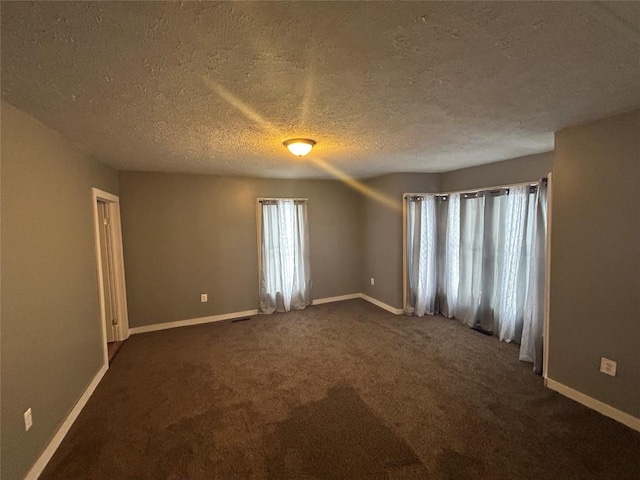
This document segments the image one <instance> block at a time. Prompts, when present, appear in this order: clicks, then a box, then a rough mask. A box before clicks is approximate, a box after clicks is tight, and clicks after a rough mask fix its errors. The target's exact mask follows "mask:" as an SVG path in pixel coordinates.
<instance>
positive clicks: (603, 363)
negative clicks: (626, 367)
mask: <svg viewBox="0 0 640 480" xmlns="http://www.w3.org/2000/svg"><path fill="white" fill-rule="evenodd" d="M617 368H618V364H617V363H616V362H615V361H613V360H611V359H609V358H605V357H602V358H601V359H600V371H601V372H602V373H604V374H605V375H611V376H612V377H615V376H616V370H617Z"/></svg>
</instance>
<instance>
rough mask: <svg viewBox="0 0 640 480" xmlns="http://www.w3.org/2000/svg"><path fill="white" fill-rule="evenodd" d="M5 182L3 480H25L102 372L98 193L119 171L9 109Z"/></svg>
mask: <svg viewBox="0 0 640 480" xmlns="http://www.w3.org/2000/svg"><path fill="white" fill-rule="evenodd" d="M1 183H2V221H1V226H2V229H1V231H2V239H1V241H2V254H1V262H2V278H1V281H2V292H1V296H2V327H1V349H2V354H1V355H2V373H1V376H2V402H1V403H2V440H1V441H2V478H3V479H6V480H10V479H20V478H23V476H24V475H25V474H26V473H27V471H28V470H29V469H30V468H31V466H32V465H33V463H34V462H35V461H36V460H37V458H38V456H39V455H40V453H41V452H42V450H43V449H44V448H45V447H46V446H47V444H48V442H49V441H50V440H51V438H52V437H53V435H54V434H55V432H56V430H57V429H58V427H59V426H60V424H61V423H62V421H63V420H64V419H65V417H66V416H67V414H68V413H69V412H70V410H71V409H72V408H73V406H74V404H75V403H76V401H77V400H78V398H79V397H80V396H81V394H82V393H83V391H84V390H85V388H86V387H87V386H88V384H89V383H90V382H91V380H92V379H93V377H94V376H95V374H96V373H97V371H98V370H99V368H100V366H101V365H102V337H101V325H100V320H99V315H98V300H97V299H98V295H97V280H96V259H95V250H94V235H93V217H92V209H91V187H94V186H95V187H98V188H101V189H103V190H108V191H110V192H114V193H117V174H116V172H115V171H114V170H112V169H111V168H109V167H107V166H105V165H104V164H102V163H100V162H98V161H97V160H95V159H93V158H92V157H89V156H87V155H84V154H82V153H80V152H79V151H78V150H77V149H76V148H75V147H74V146H73V145H71V144H70V143H69V142H68V141H67V140H65V139H63V138H62V137H61V136H60V135H59V134H58V133H56V132H55V131H53V130H51V129H49V128H47V127H45V126H43V125H42V124H40V123H39V122H37V121H36V120H35V119H33V118H31V117H29V116H27V115H26V114H24V113H22V112H21V111H19V110H17V109H16V108H14V107H13V106H11V105H9V104H7V103H6V102H2V180H1ZM29 407H31V408H32V410H33V427H32V428H31V430H30V431H28V432H25V430H24V423H23V418H22V414H23V412H24V411H25V410H26V409H27V408H29Z"/></svg>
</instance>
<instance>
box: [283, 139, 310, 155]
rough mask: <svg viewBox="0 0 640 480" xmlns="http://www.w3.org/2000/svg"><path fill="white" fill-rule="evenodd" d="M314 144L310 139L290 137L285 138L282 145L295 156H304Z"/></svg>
mask: <svg viewBox="0 0 640 480" xmlns="http://www.w3.org/2000/svg"><path fill="white" fill-rule="evenodd" d="M315 144H316V142H315V140H310V139H308V138H292V139H291V140H286V141H285V142H284V143H283V145H284V146H285V147H287V148H288V149H289V151H290V152H291V153H293V154H294V155H295V156H297V157H304V156H305V155H306V154H307V153H309V152H310V151H311V149H312V148H313V146H314V145H315Z"/></svg>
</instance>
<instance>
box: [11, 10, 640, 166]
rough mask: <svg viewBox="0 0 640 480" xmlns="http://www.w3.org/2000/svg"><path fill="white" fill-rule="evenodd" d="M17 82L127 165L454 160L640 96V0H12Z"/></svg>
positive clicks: (480, 155)
mask: <svg viewBox="0 0 640 480" xmlns="http://www.w3.org/2000/svg"><path fill="white" fill-rule="evenodd" d="M1 9H2V11H1V13H2V44H1V48H2V96H3V98H4V99H6V100H7V101H8V102H10V103H12V104H14V105H15V106H17V107H18V108H20V109H22V110H24V111H25V112H27V113H29V114H31V115H33V116H34V117H36V118H38V119H39V120H41V121H42V122H43V123H45V124H47V125H49V126H51V127H53V128H55V129H57V130H58V131H60V132H61V133H62V134H63V135H65V136H66V137H68V138H69V139H71V140H72V141H74V142H75V143H76V144H78V145H79V146H80V147H81V148H82V149H83V150H85V151H87V152H89V153H92V154H94V155H96V156H98V157H99V158H101V159H102V160H103V161H105V162H107V163H108V164H110V165H112V166H114V167H116V168H119V169H123V170H147V171H170V172H193V173H212V174H225V175H258V176H268V177H328V176H329V175H328V174H327V173H326V172H325V170H323V169H321V168H318V166H317V165H316V164H315V163H314V162H313V161H299V160H297V159H295V158H294V157H292V156H291V155H290V154H289V153H288V152H287V150H286V149H285V147H283V146H282V141H283V140H285V139H287V138H290V137H294V136H295V137H297V136H307V137H310V138H313V139H315V140H317V141H318V144H317V146H316V147H315V148H314V150H313V151H312V153H311V154H310V155H309V157H308V158H309V159H310V160H313V158H320V159H322V160H324V161H326V162H328V163H329V164H330V165H332V166H334V167H337V168H339V169H341V170H343V171H345V172H347V173H348V174H350V175H353V176H357V177H370V176H375V175H378V174H384V173H389V172H440V171H449V170H454V169H457V168H462V167H467V166H472V165H478V164H482V163H487V162H493V161H497V160H502V159H506V158H513V157H518V156H522V155H528V154H532V153H538V152H543V151H548V150H552V149H553V132H554V131H556V130H559V129H561V128H563V127H566V126H569V125H575V124H579V123H583V122H586V121H589V120H593V119H596V118H600V117H604V116H607V115H610V114H613V113H615V112H619V111H624V110H631V109H633V108H637V107H639V106H640V34H639V33H638V32H639V25H640V3H638V2H630V3H622V4H618V3H606V4H596V3H572V2H567V3H555V2H535V3H528V2H496V3H484V2H473V3H469V2H460V3H457V2H436V3H422V2H411V3H395V2H392V3H387V2H380V3H378V2H375V3H370V2H354V3H351V2H335V3H333V2H293V3H284V2H282V3H280V2H279V3H274V2H259V3H258V2H257V3H253V2H233V3H211V2H202V3H195V2H194V3H191V2H183V3H177V2H176V3H168V2H167V3H165V2H104V3H92V2H78V3H71V2H35V3H27V2H2V4H1Z"/></svg>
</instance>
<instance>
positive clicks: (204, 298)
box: [200, 293, 209, 303]
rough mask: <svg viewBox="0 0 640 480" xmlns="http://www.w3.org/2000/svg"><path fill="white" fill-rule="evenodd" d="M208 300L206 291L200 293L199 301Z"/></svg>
mask: <svg viewBox="0 0 640 480" xmlns="http://www.w3.org/2000/svg"><path fill="white" fill-rule="evenodd" d="M208 300H209V298H208V296H207V294H206V293H201V294H200V301H201V302H202V303H204V302H206V301H208Z"/></svg>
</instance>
